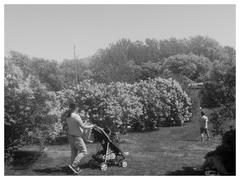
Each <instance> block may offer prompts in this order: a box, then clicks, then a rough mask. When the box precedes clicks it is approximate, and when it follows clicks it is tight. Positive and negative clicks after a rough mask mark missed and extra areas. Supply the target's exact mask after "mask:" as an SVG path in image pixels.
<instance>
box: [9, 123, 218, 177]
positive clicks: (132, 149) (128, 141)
mask: <svg viewBox="0 0 240 180" xmlns="http://www.w3.org/2000/svg"><path fill="white" fill-rule="evenodd" d="M123 138H124V143H122V144H121V145H120V147H121V149H122V150H123V151H127V152H129V156H128V157H127V161H128V167H127V168H120V167H109V168H108V170H107V171H106V172H102V171H100V170H99V169H98V168H95V167H90V166H89V165H88V163H87V162H88V161H89V160H90V159H91V154H93V153H95V151H96V144H87V147H88V151H89V156H87V157H86V158H85V159H83V161H82V166H81V168H82V169H83V172H82V173H81V175H201V174H203V172H201V171H199V170H197V169H198V167H200V166H201V165H202V163H203V162H204V155H205V154H206V153H207V152H208V151H211V150H213V149H215V147H216V146H217V145H218V143H219V140H218V139H212V140H211V141H209V142H204V143H201V142H200V141H199V132H198V126H197V124H196V123H194V122H192V123H188V124H186V125H185V126H183V127H170V128H160V130H159V131H153V132H145V133H129V134H127V135H125V136H124V137H123ZM37 149H38V147H37V146H26V147H24V149H22V151H23V150H25V151H28V152H31V153H28V154H26V153H25V154H24V153H23V154H21V153H20V154H19V155H20V156H19V158H20V159H21V158H22V160H20V161H22V162H23V163H19V162H18V163H16V162H15V163H13V164H12V165H6V166H5V175H69V174H70V172H69V169H68V168H67V165H68V162H69V158H70V148H69V146H68V145H67V144H65V145H52V146H47V150H46V152H45V153H44V154H42V155H41V156H39V155H38V156H34V155H33V154H34V153H32V152H34V151H37ZM29 154H31V155H32V158H30V157H29ZM19 158H17V159H19ZM26 159H29V160H30V161H29V162H24V160H25V161H26ZM18 161H19V160H18ZM24 163H25V164H24Z"/></svg>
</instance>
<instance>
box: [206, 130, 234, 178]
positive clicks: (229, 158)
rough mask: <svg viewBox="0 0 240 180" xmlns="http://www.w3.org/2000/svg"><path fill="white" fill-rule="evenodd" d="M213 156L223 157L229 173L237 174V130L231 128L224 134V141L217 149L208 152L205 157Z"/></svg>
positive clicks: (222, 159)
mask: <svg viewBox="0 0 240 180" xmlns="http://www.w3.org/2000/svg"><path fill="white" fill-rule="evenodd" d="M211 156H219V157H221V163H222V164H223V165H224V167H225V169H226V170H227V173H228V175H235V174H236V130H235V129H230V130H228V131H227V132H225V133H224V135H223V136H222V143H221V145H219V146H218V147H217V148H216V150H214V151H211V152H208V153H207V154H206V156H205V158H208V157H211Z"/></svg>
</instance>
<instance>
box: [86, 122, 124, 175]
mask: <svg viewBox="0 0 240 180" xmlns="http://www.w3.org/2000/svg"><path fill="white" fill-rule="evenodd" d="M92 131H93V133H95V135H94V139H95V137H96V136H97V135H99V136H101V138H102V139H101V138H99V137H98V138H96V139H95V140H96V142H97V143H98V145H97V152H96V154H95V155H93V156H92V158H93V159H92V160H94V161H96V162H98V163H100V169H101V170H102V171H106V170H107V167H108V165H109V164H114V165H116V164H118V165H119V166H120V167H127V161H126V160H125V159H126V158H125V156H124V153H123V152H122V151H121V150H120V149H119V148H118V147H117V146H116V145H115V144H114V143H113V142H112V141H111V139H110V138H109V136H108V134H107V133H106V132H105V131H104V130H103V129H102V128H100V127H98V126H95V127H94V128H93V130H92ZM103 142H104V143H103ZM99 144H101V146H102V148H103V152H104V153H101V155H104V156H105V157H104V159H103V160H99V159H97V157H96V155H98V153H99V152H100V151H99ZM110 149H111V150H112V152H111V153H114V154H115V158H114V159H110V160H108V155H109V154H111V153H109V150H110ZM119 157H120V159H119ZM90 161H91V160H90Z"/></svg>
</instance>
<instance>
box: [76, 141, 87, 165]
mask: <svg viewBox="0 0 240 180" xmlns="http://www.w3.org/2000/svg"><path fill="white" fill-rule="evenodd" d="M74 147H75V149H76V150H77V151H78V154H77V156H75V158H74V160H73V163H72V165H73V166H75V167H77V166H79V165H80V161H81V159H82V158H83V157H84V156H85V155H86V154H87V148H86V145H85V143H84V141H83V139H82V138H80V137H75V140H74Z"/></svg>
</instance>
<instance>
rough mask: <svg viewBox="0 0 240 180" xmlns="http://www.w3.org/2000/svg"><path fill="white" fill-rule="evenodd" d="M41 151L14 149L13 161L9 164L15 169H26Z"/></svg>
mask: <svg viewBox="0 0 240 180" xmlns="http://www.w3.org/2000/svg"><path fill="white" fill-rule="evenodd" d="M41 156H42V153H41V152H39V151H20V150H18V151H15V152H14V153H13V161H12V162H10V163H9V165H11V166H13V168H14V169H16V170H23V169H28V168H29V167H30V166H32V164H34V163H35V162H36V161H37V160H38V159H39V158H40V157H41Z"/></svg>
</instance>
